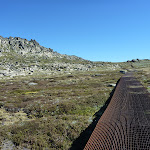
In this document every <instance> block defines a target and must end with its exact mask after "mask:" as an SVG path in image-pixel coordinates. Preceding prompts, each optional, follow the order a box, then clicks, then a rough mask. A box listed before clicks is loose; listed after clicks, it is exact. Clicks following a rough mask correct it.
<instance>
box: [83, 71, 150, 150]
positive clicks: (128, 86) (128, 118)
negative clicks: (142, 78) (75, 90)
mask: <svg viewBox="0 0 150 150" xmlns="http://www.w3.org/2000/svg"><path fill="white" fill-rule="evenodd" d="M99 149H100V150H150V94H149V93H148V92H147V90H146V88H144V87H143V86H142V84H141V83H140V82H139V81H138V80H137V79H136V78H134V77H133V76H132V74H129V73H128V74H126V75H124V76H123V77H122V78H121V79H120V81H119V83H118V85H117V87H116V90H115V92H114V95H113V97H112V99H111V101H110V104H109V105H108V107H107V109H106V111H105V112H104V114H103V115H102V117H101V118H100V120H99V122H98V123H97V125H96V127H95V129H94V131H93V133H92V135H91V137H90V139H89V140H88V142H87V144H86V146H85V148H84V150H99Z"/></svg>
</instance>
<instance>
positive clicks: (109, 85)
mask: <svg viewBox="0 0 150 150" xmlns="http://www.w3.org/2000/svg"><path fill="white" fill-rule="evenodd" d="M107 86H108V87H115V86H116V84H114V83H111V84H108V85H107Z"/></svg>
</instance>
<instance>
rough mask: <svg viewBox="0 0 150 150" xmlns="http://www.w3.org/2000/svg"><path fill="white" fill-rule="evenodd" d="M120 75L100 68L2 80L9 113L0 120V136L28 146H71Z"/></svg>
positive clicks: (2, 103)
mask: <svg viewBox="0 0 150 150" xmlns="http://www.w3.org/2000/svg"><path fill="white" fill-rule="evenodd" d="M121 75H122V74H121V73H119V71H116V70H115V71H102V70H100V71H86V72H74V73H72V74H71V75H65V74H64V75H58V76H44V77H43V76H30V77H18V78H14V79H9V80H1V81H0V92H1V95H0V106H1V109H3V110H4V109H5V111H6V113H7V117H4V116H3V117H1V120H0V122H1V125H0V126H1V128H0V135H1V139H3V138H7V139H8V140H11V141H12V142H13V143H14V144H15V145H16V146H21V147H27V148H29V149H44V148H45V149H46V148H47V149H69V148H70V147H71V144H72V142H73V141H74V140H75V139H76V138H77V137H79V135H80V133H81V132H82V131H83V130H85V129H86V128H87V127H88V126H89V124H90V123H91V122H92V118H94V114H95V113H96V112H97V111H98V110H99V109H100V108H101V107H102V106H103V105H104V103H105V102H106V100H107V99H108V98H109V93H110V92H111V91H112V89H113V87H108V84H110V83H116V82H117V81H118V79H119V78H120V77H121ZM30 83H35V84H30ZM17 113H24V114H26V117H27V118H25V116H24V117H22V119H21V115H20V118H19V117H18V116H17ZM8 116H9V117H8ZM10 116H13V117H14V118H13V119H11V121H10ZM22 116H23V115H22ZM8 121H9V122H11V123H9V124H7V125H5V124H6V122H8ZM2 122H3V124H2Z"/></svg>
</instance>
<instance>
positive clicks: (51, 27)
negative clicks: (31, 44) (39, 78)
mask: <svg viewBox="0 0 150 150" xmlns="http://www.w3.org/2000/svg"><path fill="white" fill-rule="evenodd" d="M0 35H1V36H3V37H9V36H12V37H22V38H26V39H28V40H30V39H35V40H36V41H37V42H39V43H40V45H42V46H44V47H47V48H52V49H53V50H54V51H57V52H59V53H61V54H68V55H76V56H79V57H82V58H84V59H88V60H92V61H112V62H119V61H126V60H131V59H136V58H139V59H149V58H150V0H0Z"/></svg>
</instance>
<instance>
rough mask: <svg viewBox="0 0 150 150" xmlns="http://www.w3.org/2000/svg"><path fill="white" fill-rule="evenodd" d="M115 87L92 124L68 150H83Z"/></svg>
mask: <svg viewBox="0 0 150 150" xmlns="http://www.w3.org/2000/svg"><path fill="white" fill-rule="evenodd" d="M119 81H120V79H119V80H118V82H117V84H118V83H119ZM117 84H116V87H117ZM116 87H114V89H113V90H112V92H111V93H110V97H109V98H108V100H107V101H106V102H105V104H104V106H103V107H101V109H100V110H99V111H98V112H96V113H95V114H94V116H95V118H94V119H93V122H92V123H91V124H90V125H89V126H88V127H87V128H86V129H85V130H84V131H83V132H82V133H81V134H80V136H79V137H78V138H77V139H76V140H75V141H74V142H73V144H72V146H71V148H70V149H69V150H83V149H84V147H85V145H86V143H87V141H88V140H89V138H90V136H91V134H92V132H93V130H94V129H95V127H96V124H97V123H98V121H99V119H100V118H101V116H102V115H103V113H104V111H105V110H106V108H107V106H108V104H109V103H110V100H111V98H112V96H113V94H114V91H115V89H116Z"/></svg>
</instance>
